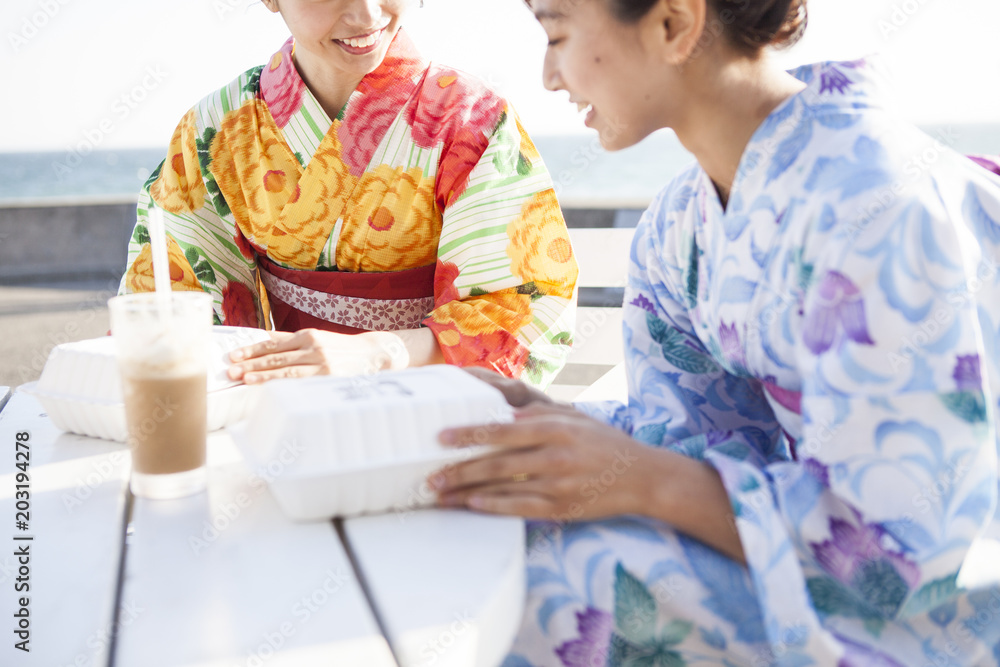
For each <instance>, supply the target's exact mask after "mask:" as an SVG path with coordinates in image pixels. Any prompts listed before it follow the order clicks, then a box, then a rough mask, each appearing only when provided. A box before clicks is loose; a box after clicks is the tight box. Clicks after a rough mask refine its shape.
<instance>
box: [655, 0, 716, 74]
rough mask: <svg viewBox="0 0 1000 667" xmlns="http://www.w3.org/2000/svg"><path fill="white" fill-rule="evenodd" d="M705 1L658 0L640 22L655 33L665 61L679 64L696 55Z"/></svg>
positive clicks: (702, 27)
mask: <svg viewBox="0 0 1000 667" xmlns="http://www.w3.org/2000/svg"><path fill="white" fill-rule="evenodd" d="M706 5H707V0H659V2H657V3H656V4H655V5H654V6H653V8H652V9H651V10H650V11H649V13H648V14H646V16H644V17H643V18H642V20H643V21H649V22H650V23H649V25H650V26H651V27H652V30H654V32H655V33H656V43H657V48H659V49H660V52H661V55H662V58H663V60H664V62H666V63H668V64H670V65H682V64H684V63H685V62H686V61H687V60H688V59H689V58H690V57H691V54H692V53H694V52H695V49H696V47H697V46H698V41H699V40H700V39H701V36H702V34H703V33H704V31H705V17H706V14H707V12H708V8H707V6H706Z"/></svg>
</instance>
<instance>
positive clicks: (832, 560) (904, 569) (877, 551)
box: [812, 510, 920, 587]
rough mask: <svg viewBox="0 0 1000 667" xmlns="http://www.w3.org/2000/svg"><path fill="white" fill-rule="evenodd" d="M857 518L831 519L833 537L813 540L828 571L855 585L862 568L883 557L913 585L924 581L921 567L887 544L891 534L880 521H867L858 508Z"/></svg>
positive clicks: (848, 583)
mask: <svg viewBox="0 0 1000 667" xmlns="http://www.w3.org/2000/svg"><path fill="white" fill-rule="evenodd" d="M853 512H854V521H848V520H846V519H838V518H831V519H830V539H828V540H824V541H823V542H820V543H815V542H814V543H812V550H813V554H814V555H815V556H816V560H817V561H818V562H819V564H820V565H821V566H822V567H823V569H824V570H826V571H827V572H829V573H830V574H831V575H833V576H834V577H835V578H836V579H837V580H838V581H840V582H841V583H842V584H845V585H848V586H852V585H854V583H855V581H856V578H857V576H858V575H859V574H860V571H861V568H862V567H864V566H867V565H869V564H871V563H872V562H873V561H877V560H882V561H884V562H886V563H889V564H891V565H892V567H893V569H894V570H895V571H896V572H897V573H898V574H899V575H900V577H902V579H903V580H904V581H905V582H906V583H907V584H908V585H909V586H910V587H913V586H915V585H916V584H917V582H919V581H920V568H919V567H917V565H916V564H914V563H912V562H911V561H909V560H907V559H906V557H905V556H903V554H901V553H899V552H898V551H893V550H891V549H888V548H887V547H885V546H884V542H885V540H886V539H887V538H888V533H886V531H885V530H884V529H883V528H882V527H881V526H878V525H876V524H868V523H865V522H864V521H863V520H862V518H861V515H860V514H859V513H858V512H857V510H853Z"/></svg>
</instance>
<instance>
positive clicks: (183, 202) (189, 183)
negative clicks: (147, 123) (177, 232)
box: [149, 109, 208, 213]
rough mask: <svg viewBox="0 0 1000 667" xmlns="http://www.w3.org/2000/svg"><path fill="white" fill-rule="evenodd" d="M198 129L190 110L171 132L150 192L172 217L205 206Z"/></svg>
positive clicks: (205, 192)
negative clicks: (199, 161)
mask: <svg viewBox="0 0 1000 667" xmlns="http://www.w3.org/2000/svg"><path fill="white" fill-rule="evenodd" d="M197 138H198V127H197V124H196V118H195V112H194V110H193V109H192V110H191V111H188V112H187V113H186V114H184V118H182V119H181V122H180V123H179V124H178V125H177V129H175V130H174V135H173V137H171V139H170V147H169V149H168V151H167V159H166V160H164V162H163V166H162V167H161V168H160V175H159V177H158V178H157V179H156V181H155V182H154V183H153V185H152V186H150V188H149V192H150V194H151V195H152V196H153V199H154V200H155V201H156V203H157V204H159V205H160V207H161V208H163V210H165V211H169V212H171V213H185V212H190V211H197V210H198V209H199V208H201V207H202V206H204V205H205V195H206V194H208V191H207V190H206V189H205V182H204V180H203V179H202V174H201V166H200V165H199V164H198V144H197V143H196V140H197Z"/></svg>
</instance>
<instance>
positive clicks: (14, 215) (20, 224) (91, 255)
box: [0, 196, 642, 285]
mask: <svg viewBox="0 0 1000 667" xmlns="http://www.w3.org/2000/svg"><path fill="white" fill-rule="evenodd" d="M135 202H136V200H135V197H134V196H121V197H99V198H83V197H75V198H66V199H44V200H28V199H25V200H10V201H6V202H0V284H7V285H13V284H23V283H29V282H38V281H42V280H79V279H102V280H103V279H115V278H117V277H120V276H121V272H122V270H123V268H124V266H125V254H126V248H127V246H128V240H129V236H130V235H131V233H132V228H133V227H134V226H135ZM641 207H642V202H632V201H628V202H626V201H621V202H600V201H586V202H584V201H580V202H574V201H564V202H563V210H564V213H565V215H566V221H567V223H568V224H569V226H570V227H576V228H594V227H633V226H635V223H636V220H637V219H638V216H639V211H638V210H637V209H639V208H641Z"/></svg>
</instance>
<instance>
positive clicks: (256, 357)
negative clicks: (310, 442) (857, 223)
mask: <svg viewBox="0 0 1000 667" xmlns="http://www.w3.org/2000/svg"><path fill="white" fill-rule="evenodd" d="M229 359H230V361H232V362H233V363H232V365H231V366H230V367H229V377H230V378H232V379H233V380H241V379H242V380H243V381H244V382H245V383H247V384H257V383H260V382H266V381H267V380H274V379H277V378H294V377H309V376H311V375H336V376H341V377H343V376H350V375H366V374H371V373H374V372H376V371H380V370H387V369H398V368H406V367H407V366H408V365H409V362H410V356H409V351H408V349H407V346H406V343H405V341H404V339H403V337H401V336H400V335H398V334H397V333H394V332H388V331H370V332H366V333H361V334H339V333H332V332H330V331H321V330H318V329H303V330H301V331H297V332H295V333H288V332H283V331H272V332H271V340H266V341H263V342H261V343H257V344H255V345H249V346H247V347H243V348H240V349H238V350H233V351H232V352H230V353H229Z"/></svg>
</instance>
